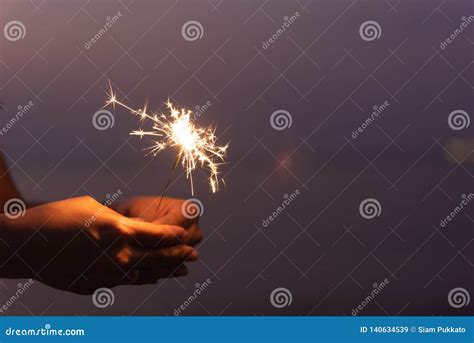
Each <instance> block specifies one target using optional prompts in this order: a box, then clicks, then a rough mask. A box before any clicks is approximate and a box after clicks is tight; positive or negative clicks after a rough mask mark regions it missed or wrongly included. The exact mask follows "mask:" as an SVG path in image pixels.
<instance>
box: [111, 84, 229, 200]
mask: <svg viewBox="0 0 474 343" xmlns="http://www.w3.org/2000/svg"><path fill="white" fill-rule="evenodd" d="M108 96H109V98H108V100H107V101H106V106H108V105H112V106H114V107H115V105H119V106H121V107H123V108H126V109H127V110H129V111H130V112H131V113H132V114H134V115H136V116H138V117H139V118H140V119H141V120H142V121H145V120H150V121H151V123H152V129H151V130H149V131H143V130H141V129H140V130H134V131H132V132H131V133H130V134H131V135H135V136H139V137H140V138H143V137H144V136H151V137H159V138H158V139H153V140H152V141H153V145H151V146H150V147H149V148H147V149H148V150H150V151H149V154H151V155H153V156H155V155H157V154H158V153H159V152H160V151H162V150H163V149H165V148H168V147H170V148H172V147H175V148H177V150H178V154H177V156H176V161H175V164H174V166H173V170H174V169H175V168H176V166H177V165H178V164H179V163H181V164H182V166H183V168H184V170H185V172H186V178H187V179H189V181H190V184H191V194H193V195H194V185H193V171H194V170H195V169H196V168H197V167H198V166H201V167H203V168H207V169H208V172H209V177H208V180H209V185H210V187H211V190H212V192H213V193H215V192H216V191H217V190H218V189H219V184H220V183H221V182H224V181H223V180H222V179H221V178H220V177H219V175H220V173H219V166H220V165H221V164H223V163H224V158H225V156H226V150H227V147H228V145H225V146H218V145H217V143H216V142H217V137H216V136H215V129H213V128H211V127H206V128H201V127H198V126H196V125H195V124H194V122H193V120H192V119H191V114H192V111H190V110H186V109H184V108H183V109H181V110H178V109H177V108H175V107H174V106H173V104H172V103H171V102H170V101H169V100H168V101H167V102H166V107H167V108H168V110H169V111H170V114H169V115H168V116H166V115H165V114H163V113H160V114H156V113H152V114H148V113H147V106H146V104H145V106H144V107H143V109H138V110H135V109H133V108H131V107H129V106H127V105H126V104H124V103H122V102H120V101H119V100H117V96H116V93H114V92H113V90H112V88H110V92H109V94H108ZM168 184H169V181H168ZM167 187H168V185H167V186H166V188H167ZM166 188H165V192H166Z"/></svg>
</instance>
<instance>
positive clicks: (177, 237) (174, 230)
mask: <svg viewBox="0 0 474 343" xmlns="http://www.w3.org/2000/svg"><path fill="white" fill-rule="evenodd" d="M124 222H125V225H126V226H127V230H126V232H127V233H128V234H129V235H130V236H131V237H132V239H131V240H130V243H131V244H133V245H138V246H140V247H147V248H156V247H163V246H171V245H175V244H179V243H181V242H183V240H184V239H185V235H186V230H184V229H183V228H182V227H180V226H176V225H158V224H153V223H148V222H144V221H137V220H133V219H127V220H125V221H124Z"/></svg>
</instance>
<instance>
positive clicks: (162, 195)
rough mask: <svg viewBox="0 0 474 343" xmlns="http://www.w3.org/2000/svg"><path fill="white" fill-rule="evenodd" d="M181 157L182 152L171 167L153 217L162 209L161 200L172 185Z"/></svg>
mask: <svg viewBox="0 0 474 343" xmlns="http://www.w3.org/2000/svg"><path fill="white" fill-rule="evenodd" d="M180 158H181V154H178V156H176V160H175V161H174V163H173V168H172V169H171V175H170V177H169V178H168V181H167V182H166V186H165V189H164V190H163V192H162V193H161V197H160V201H159V202H158V206H157V207H156V210H155V215H154V216H153V218H156V215H157V214H158V210H159V209H160V206H161V202H162V201H163V198H164V197H165V194H166V192H167V191H168V187H169V186H170V183H171V179H172V178H173V175H174V172H175V170H176V167H177V166H178V163H179V160H180Z"/></svg>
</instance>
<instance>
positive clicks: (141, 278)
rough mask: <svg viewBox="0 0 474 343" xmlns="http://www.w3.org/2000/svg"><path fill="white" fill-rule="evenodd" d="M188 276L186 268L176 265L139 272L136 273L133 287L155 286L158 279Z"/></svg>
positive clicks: (182, 265)
mask: <svg viewBox="0 0 474 343" xmlns="http://www.w3.org/2000/svg"><path fill="white" fill-rule="evenodd" d="M187 274H188V268H187V267H186V266H185V265H184V264H181V265H177V266H172V267H168V268H160V269H149V270H143V269H141V270H139V271H138V272H137V275H136V278H135V280H133V281H134V282H133V284H134V285H147V284H155V283H157V282H158V280H159V279H164V278H170V277H180V276H185V275H187Z"/></svg>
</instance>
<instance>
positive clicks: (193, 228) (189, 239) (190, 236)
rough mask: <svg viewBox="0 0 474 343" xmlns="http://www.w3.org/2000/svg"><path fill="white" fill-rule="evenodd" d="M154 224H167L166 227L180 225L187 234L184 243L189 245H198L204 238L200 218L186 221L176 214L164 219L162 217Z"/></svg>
mask: <svg viewBox="0 0 474 343" xmlns="http://www.w3.org/2000/svg"><path fill="white" fill-rule="evenodd" d="M153 223H154V224H166V225H179V226H181V227H183V228H184V229H186V231H187V234H186V235H185V237H183V238H184V243H186V244H188V245H192V246H194V245H196V244H198V243H199V242H200V241H201V240H202V238H203V234H202V231H201V228H200V227H199V221H198V218H195V219H186V218H185V217H183V216H177V215H176V214H168V215H166V216H164V217H161V218H159V219H157V220H155V221H153Z"/></svg>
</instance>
